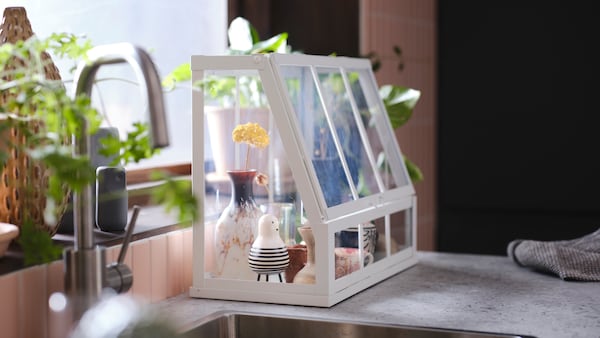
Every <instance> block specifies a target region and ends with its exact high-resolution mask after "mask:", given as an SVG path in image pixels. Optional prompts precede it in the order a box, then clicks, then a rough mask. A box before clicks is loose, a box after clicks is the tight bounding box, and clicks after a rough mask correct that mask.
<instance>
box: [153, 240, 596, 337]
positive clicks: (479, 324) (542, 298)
mask: <svg viewBox="0 0 600 338" xmlns="http://www.w3.org/2000/svg"><path fill="white" fill-rule="evenodd" d="M418 257H419V262H418V263H417V265H415V266H414V267H412V268H410V269H408V270H405V271H403V272H400V273H398V274H396V275H394V276H392V277H391V278H389V279H387V280H384V281H382V282H380V283H378V284H376V285H374V286H372V287H370V288H368V289H366V290H363V291H362V292H360V293H358V294H356V295H354V296H353V297H350V298H348V299H346V300H344V301H342V302H340V303H338V304H336V305H334V306H333V307H330V308H319V307H307V306H295V305H276V304H262V303H252V302H238V301H223V300H211V299H199V298H191V297H189V296H188V295H187V294H182V295H179V296H177V297H173V298H170V299H167V300H164V301H162V302H159V303H155V304H154V305H155V306H156V307H157V309H158V310H159V311H160V312H161V313H165V314H168V316H169V317H170V318H171V319H172V320H174V323H176V325H181V326H187V325H189V324H191V323H193V322H195V321H197V320H199V319H201V318H202V317H205V316H207V315H210V314H212V313H214V312H217V311H244V312H258V313H264V314H277V315H291V316H301V317H312V318H325V319H332V320H357V321H361V322H365V321H366V322H378V323H386V324H397V325H411V326H425V327H438V328H445V329H460V330H472V331H484V332H495V333H510V334H519V335H530V336H535V337H540V338H553V337H557V338H566V337H592V338H599V337H600V283H594V282H567V281H563V280H561V279H559V278H558V277H555V276H554V275H547V274H543V273H539V272H535V271H532V270H529V269H527V268H523V267H519V266H517V265H516V264H515V263H514V262H512V261H511V260H510V259H509V258H508V257H506V256H491V255H472V254H450V253H439V252H419V253H418Z"/></svg>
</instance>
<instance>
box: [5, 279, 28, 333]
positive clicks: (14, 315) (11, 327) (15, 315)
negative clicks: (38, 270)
mask: <svg viewBox="0 0 600 338" xmlns="http://www.w3.org/2000/svg"><path fill="white" fill-rule="evenodd" d="M21 273H22V272H14V273H10V274H7V275H3V276H0V300H2V301H0V327H1V328H2V336H3V337H20V327H21V322H22V321H19V318H23V317H21V316H20V314H19V308H20V307H19V294H18V291H17V290H18V286H19V284H18V279H19V276H20V275H21Z"/></svg>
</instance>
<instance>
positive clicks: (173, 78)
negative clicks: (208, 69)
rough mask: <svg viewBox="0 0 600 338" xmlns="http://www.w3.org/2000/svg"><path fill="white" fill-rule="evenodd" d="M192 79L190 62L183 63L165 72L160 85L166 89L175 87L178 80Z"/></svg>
mask: <svg viewBox="0 0 600 338" xmlns="http://www.w3.org/2000/svg"><path fill="white" fill-rule="evenodd" d="M191 79H192V66H191V64H190V63H183V64H181V65H179V66H177V67H176V68H175V69H173V71H172V72H170V73H169V74H167V76H165V78H164V79H163V81H162V86H163V87H164V88H165V89H167V90H172V89H173V88H175V86H176V85H177V83H178V82H185V81H189V80H191Z"/></svg>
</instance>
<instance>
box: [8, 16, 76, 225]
mask: <svg viewBox="0 0 600 338" xmlns="http://www.w3.org/2000/svg"><path fill="white" fill-rule="evenodd" d="M33 35H34V33H33V30H32V28H31V23H30V22H29V19H28V18H27V12H26V11H25V8H23V7H7V8H5V10H4V15H3V18H2V23H1V24H0V44H4V43H16V42H18V41H20V40H23V41H25V40H27V39H29V38H30V37H32V36H33ZM41 57H42V60H44V61H46V62H45V66H44V71H45V73H46V78H47V79H50V80H61V77H60V74H59V71H58V68H57V67H56V65H55V64H54V63H53V62H52V59H51V57H50V55H49V54H48V53H46V52H43V53H42V55H41ZM12 64H13V65H14V66H22V65H24V62H23V60H19V59H13V60H12ZM9 67H10V65H9V66H8V67H7V68H9ZM2 80H8V79H2ZM8 95H10V94H9V93H8V92H6V91H4V92H2V94H1V95H0V105H4V104H6V103H7V101H8V100H9V97H8ZM4 123H5V121H3V120H0V137H1V139H2V140H3V141H4V142H2V145H1V146H2V147H5V149H4V151H5V152H6V154H7V155H8V156H7V159H6V163H5V164H4V166H3V170H2V173H1V176H0V222H7V223H12V224H16V225H19V226H20V225H21V224H22V223H23V218H24V214H25V213H26V215H27V216H28V217H30V219H31V220H32V221H33V222H34V224H35V225H36V226H37V227H38V228H41V229H45V230H47V231H48V232H49V233H50V234H54V233H55V232H56V230H57V228H58V226H57V225H48V224H46V223H45V222H44V209H45V207H46V189H47V187H48V178H49V173H48V171H47V170H46V169H45V168H44V166H43V165H42V164H40V163H36V162H35V161H33V160H32V159H31V158H30V157H29V156H27V154H25V153H24V152H23V151H19V150H18V149H19V145H23V144H24V143H25V138H26V135H24V134H25V133H24V132H23V130H20V129H19V128H14V127H13V128H2V124H4ZM40 127H41V124H40V122H36V121H32V122H29V123H28V125H27V128H28V129H29V130H30V131H32V132H34V133H35V132H36V131H37V130H38V129H39V128H40ZM67 199H68V192H67V190H66V189H65V198H64V201H62V202H63V203H62V204H61V205H58V206H57V215H56V216H57V219H60V217H61V216H62V214H63V213H64V209H65V208H66V206H67Z"/></svg>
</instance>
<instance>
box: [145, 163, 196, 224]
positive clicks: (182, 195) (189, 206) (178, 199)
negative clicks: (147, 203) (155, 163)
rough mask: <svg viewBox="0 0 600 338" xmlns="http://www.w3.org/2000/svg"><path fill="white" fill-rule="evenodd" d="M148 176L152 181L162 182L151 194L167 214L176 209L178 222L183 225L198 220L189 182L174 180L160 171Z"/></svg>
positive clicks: (194, 199)
mask: <svg viewBox="0 0 600 338" xmlns="http://www.w3.org/2000/svg"><path fill="white" fill-rule="evenodd" d="M150 176H151V179H152V180H153V181H162V184H160V185H159V186H158V187H156V188H155V189H154V190H153V193H152V200H153V201H154V202H155V203H158V204H161V205H163V206H164V207H165V210H166V211H167V212H170V211H171V210H173V209H177V211H178V220H179V221H180V222H181V223H183V224H189V222H191V221H195V220H197V219H198V208H197V205H198V204H197V200H196V197H195V196H194V195H193V193H192V182H191V181H190V180H185V179H174V178H172V177H170V176H169V175H167V174H166V173H164V172H161V171H153V172H152V173H151V174H150Z"/></svg>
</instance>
